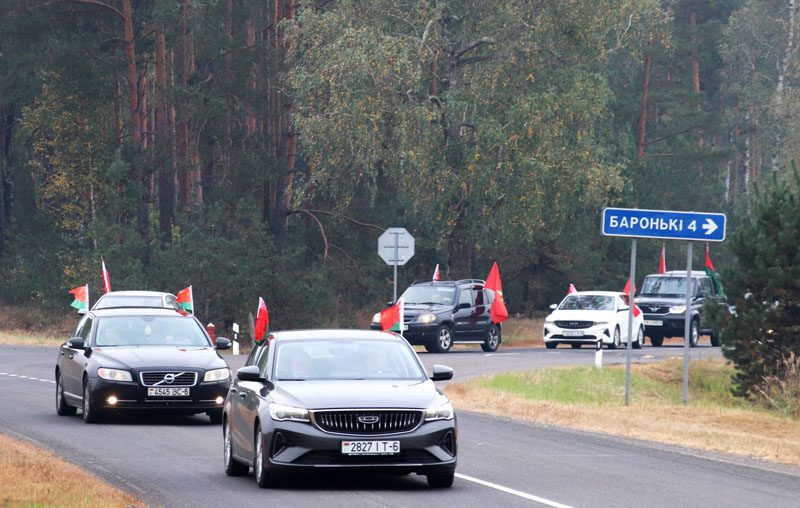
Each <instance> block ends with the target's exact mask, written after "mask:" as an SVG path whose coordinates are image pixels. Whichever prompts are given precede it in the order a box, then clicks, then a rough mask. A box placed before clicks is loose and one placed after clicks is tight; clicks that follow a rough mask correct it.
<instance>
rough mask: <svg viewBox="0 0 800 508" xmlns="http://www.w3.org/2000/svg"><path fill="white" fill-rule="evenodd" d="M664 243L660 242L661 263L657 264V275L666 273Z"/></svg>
mask: <svg viewBox="0 0 800 508" xmlns="http://www.w3.org/2000/svg"><path fill="white" fill-rule="evenodd" d="M665 244H666V242H661V261H659V262H658V273H667V259H666V257H665V255H664V246H665Z"/></svg>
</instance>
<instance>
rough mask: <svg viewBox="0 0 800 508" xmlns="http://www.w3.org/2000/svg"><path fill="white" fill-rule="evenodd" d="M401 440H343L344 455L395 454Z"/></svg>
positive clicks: (398, 451)
mask: <svg viewBox="0 0 800 508" xmlns="http://www.w3.org/2000/svg"><path fill="white" fill-rule="evenodd" d="M398 453H400V441H342V454H343V455H395V454H398Z"/></svg>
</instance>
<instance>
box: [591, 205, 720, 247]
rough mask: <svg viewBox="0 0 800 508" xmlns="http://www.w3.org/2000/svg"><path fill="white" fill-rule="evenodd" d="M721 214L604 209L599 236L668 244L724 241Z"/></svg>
mask: <svg viewBox="0 0 800 508" xmlns="http://www.w3.org/2000/svg"><path fill="white" fill-rule="evenodd" d="M725 223H726V217H725V214H724V213H703V212H679V211H672V210H640V209H638V208H636V209H632V208H604V209H603V234H604V235H606V236H627V237H632V238H663V239H671V240H699V241H704V242H721V241H723V240H725Z"/></svg>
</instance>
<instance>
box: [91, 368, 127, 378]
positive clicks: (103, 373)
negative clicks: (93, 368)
mask: <svg viewBox="0 0 800 508" xmlns="http://www.w3.org/2000/svg"><path fill="white" fill-rule="evenodd" d="M97 375H98V376H100V377H101V378H103V379H107V380H109V381H133V378H132V377H131V373H130V372H128V371H127V370H119V369H107V368H105V367H100V368H99V369H97Z"/></svg>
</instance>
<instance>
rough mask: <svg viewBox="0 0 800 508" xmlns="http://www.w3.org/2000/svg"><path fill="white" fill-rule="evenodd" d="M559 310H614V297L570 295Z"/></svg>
mask: <svg viewBox="0 0 800 508" xmlns="http://www.w3.org/2000/svg"><path fill="white" fill-rule="evenodd" d="M558 309H559V310H614V297H613V296H602V295H570V296H568V297H566V298H564V301H563V302H561V306H560V307H559V308H558Z"/></svg>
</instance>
